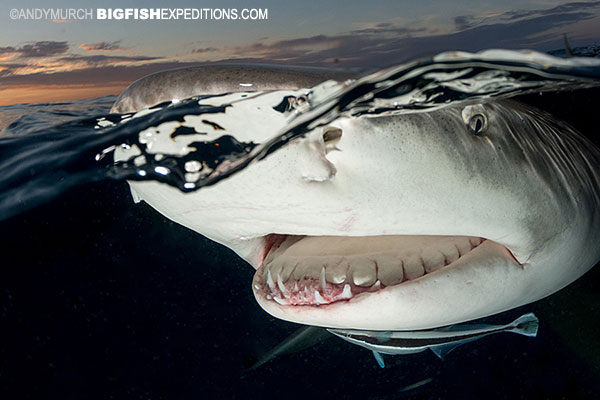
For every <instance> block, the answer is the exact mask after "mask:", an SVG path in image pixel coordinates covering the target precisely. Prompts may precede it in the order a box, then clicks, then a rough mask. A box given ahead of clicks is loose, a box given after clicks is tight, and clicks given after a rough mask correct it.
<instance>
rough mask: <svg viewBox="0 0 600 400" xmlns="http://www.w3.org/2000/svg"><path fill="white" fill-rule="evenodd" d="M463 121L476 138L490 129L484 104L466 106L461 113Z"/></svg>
mask: <svg viewBox="0 0 600 400" xmlns="http://www.w3.org/2000/svg"><path fill="white" fill-rule="evenodd" d="M461 116H462V120H463V122H464V123H465V125H466V126H467V128H468V129H469V130H470V131H471V133H473V134H474V135H475V136H481V135H483V134H484V133H485V132H486V131H487V129H488V118H487V110H486V107H485V106H484V105H483V104H474V105H469V106H466V107H465V108H463V109H462V111H461Z"/></svg>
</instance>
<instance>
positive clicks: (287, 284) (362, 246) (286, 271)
mask: <svg viewBox="0 0 600 400" xmlns="http://www.w3.org/2000/svg"><path fill="white" fill-rule="evenodd" d="M290 238H291V239H286V240H284V241H283V242H282V243H281V244H280V246H279V247H278V248H276V249H273V250H272V251H271V252H270V253H269V254H268V256H267V257H266V259H265V261H264V262H263V265H262V276H261V282H262V286H263V288H264V290H265V291H266V292H267V293H269V294H271V295H272V296H271V297H272V298H273V299H274V300H275V301H277V302H278V303H279V304H283V305H287V304H293V305H299V304H311V305H322V304H328V303H331V302H333V301H338V300H342V299H349V298H352V297H353V296H354V295H356V294H358V293H362V292H365V291H375V290H378V289H380V288H382V287H386V286H391V285H396V284H399V283H402V282H404V281H407V280H413V279H417V278H419V277H421V276H423V275H425V274H428V273H431V272H434V271H437V270H439V269H441V268H443V267H444V266H446V265H448V264H450V263H452V262H454V261H456V260H457V259H458V258H460V257H462V256H464V255H465V254H467V253H468V252H470V251H471V250H472V249H474V248H475V247H477V246H479V244H481V242H482V239H481V238H477V237H468V236H374V237H327V236H323V237H310V236H307V237H303V238H298V237H290Z"/></svg>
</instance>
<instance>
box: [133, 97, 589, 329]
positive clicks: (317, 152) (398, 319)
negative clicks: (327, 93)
mask: <svg viewBox="0 0 600 400" xmlns="http://www.w3.org/2000/svg"><path fill="white" fill-rule="evenodd" d="M284 94H285V93H283V94H282V93H279V92H275V93H272V94H271V95H269V96H271V97H269V96H266V97H264V98H263V100H261V101H264V102H266V103H268V104H265V107H263V111H264V112H265V113H277V112H278V111H277V110H273V109H272V107H273V106H276V105H277V104H278V103H279V102H280V101H281V98H282V97H284V96H283V95H284ZM292 94H297V93H292ZM271 103H272V104H271ZM240 104H242V103H240ZM266 105H270V106H271V107H266ZM235 108H236V106H235V105H234V106H233V107H232V108H231V111H228V112H229V115H223V116H222V117H219V116H217V115H215V118H222V119H220V120H215V122H216V123H217V124H218V126H219V129H224V130H225V131H226V132H225V133H226V134H230V135H233V136H234V137H236V138H239V140H240V141H243V142H247V141H249V140H252V141H254V142H262V141H265V140H266V139H267V138H266V137H262V136H261V135H264V132H261V129H259V127H260V124H261V122H260V121H258V122H256V125H253V122H252V121H250V119H249V120H247V121H244V122H243V124H240V123H239V122H237V123H236V122H234V121H233V120H232V113H233V112H234V111H233V110H235ZM226 114H227V113H226ZM274 115H275V114H274ZM240 126H241V128H240ZM230 128H231V129H230ZM169 129H172V128H169ZM228 129H229V130H228ZM219 134H223V132H219ZM598 160H599V152H598V150H597V149H596V148H595V147H594V146H593V145H592V144H591V143H590V142H588V141H587V140H586V139H584V138H582V137H581V136H579V135H578V134H577V133H575V132H574V131H573V130H572V129H571V128H569V127H568V126H566V125H565V124H562V123H560V122H557V121H555V120H553V119H552V118H551V117H550V116H548V115H546V114H544V113H542V112H539V111H536V110H532V109H529V108H526V107H524V106H522V105H519V104H518V103H515V102H510V101H502V102H490V103H486V104H472V105H467V106H457V107H448V108H445V109H442V110H437V111H432V112H426V113H414V114H405V115H399V116H382V117H375V118H373V117H359V118H347V119H339V120H336V121H335V122H334V123H332V124H331V125H330V126H327V127H325V128H318V129H316V130H314V131H312V132H310V133H309V134H307V136H306V137H304V138H302V139H300V140H296V141H293V142H291V143H290V144H288V145H287V146H285V147H283V148H281V149H280V150H278V151H276V152H274V153H273V154H272V155H270V156H269V157H267V158H266V159H264V160H261V161H259V162H255V163H253V164H251V165H250V166H248V167H247V168H245V169H243V170H242V171H240V172H239V173H237V174H235V175H233V176H231V177H229V178H227V179H225V180H223V181H221V182H219V183H217V184H216V185H214V186H210V187H206V188H203V189H201V190H198V191H196V192H192V193H182V192H180V191H178V190H176V189H173V188H171V187H169V186H167V185H164V184H159V183H155V182H132V183H131V186H132V191H133V193H134V196H135V197H136V198H138V199H143V200H144V201H146V202H147V203H149V204H150V205H152V206H153V207H155V208H156V209H157V210H159V211H160V212H161V213H163V214H164V215H166V216H167V217H169V218H171V219H173V220H175V221H177V222H179V223H181V224H183V225H185V226H187V227H189V228H191V229H193V230H195V231H197V232H200V233H202V234H204V235H205V236H207V237H209V238H211V239H213V240H215V241H217V242H219V243H222V244H224V245H226V246H228V247H230V248H231V249H233V250H234V251H235V252H237V253H238V254H239V255H240V256H241V257H243V258H244V259H245V260H247V261H248V262H249V263H250V264H251V265H252V266H254V267H255V268H256V269H257V272H256V274H255V277H254V280H253V283H252V287H253V290H254V294H255V297H256V299H257V301H258V303H259V304H260V305H261V307H263V308H264V309H265V310H266V311H267V312H269V313H270V314H272V315H274V316H276V317H279V318H282V319H285V320H289V321H293V322H299V323H303V324H309V325H319V326H326V327H336V328H354V329H369V330H413V329H421V328H430V327H436V326H441V325H447V324H452V323H457V322H461V321H467V320H472V319H475V318H478V317H482V316H486V315H490V314H493V313H497V312H500V311H503V310H507V309H510V308H513V307H516V306H519V305H523V304H526V303H529V302H532V301H535V300H537V299H540V298H542V297H544V296H547V295H549V294H551V293H553V292H555V291H557V290H559V289H560V288H562V287H564V286H565V285H567V284H568V283H570V282H572V281H573V280H575V279H576V278H578V277H579V276H581V275H582V274H583V273H584V272H585V271H587V270H588V269H589V268H591V267H592V266H593V265H594V263H595V262H596V261H597V260H598V258H599V257H600V240H599V239H600V238H599V234H600V233H599V230H598V228H597V227H598V223H599V222H600V221H599V219H600V217H599V214H598V211H597V210H598V206H599V203H600V200H599V193H600V192H599V181H600V177H599V176H598V173H597V166H598ZM215 279H218V271H216V272H215ZM223 286H224V287H226V286H227V283H226V282H223ZM225 292H226V290H225Z"/></svg>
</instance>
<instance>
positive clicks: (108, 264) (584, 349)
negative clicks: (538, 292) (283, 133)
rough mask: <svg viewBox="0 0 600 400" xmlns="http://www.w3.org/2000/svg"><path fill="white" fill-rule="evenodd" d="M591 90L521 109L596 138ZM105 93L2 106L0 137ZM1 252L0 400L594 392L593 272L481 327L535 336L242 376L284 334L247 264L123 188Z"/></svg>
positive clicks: (287, 326)
mask: <svg viewBox="0 0 600 400" xmlns="http://www.w3.org/2000/svg"><path fill="white" fill-rule="evenodd" d="M599 96H600V91H598V90H597V89H586V90H579V91H571V92H564V93H558V94H557V93H544V94H543V95H539V94H530V95H528V96H521V97H520V100H521V101H524V102H527V103H529V104H532V105H535V106H537V107H540V108H542V109H544V110H546V111H549V112H551V113H553V114H554V115H556V116H557V117H559V118H562V119H564V120H566V121H567V122H568V123H570V124H572V125H574V126H575V127H576V128H577V129H578V130H580V131H581V132H583V133H585V134H586V135H588V136H589V137H590V138H592V140H595V141H596V143H598V126H600V125H599V124H600V117H599V116H598V114H599V113H598V112H597V108H598V104H599V102H598V99H599V98H600V97H599ZM112 100H113V98H111V97H104V98H98V99H91V100H86V101H78V102H71V103H62V104H53V105H48V104H46V105H21V106H8V107H0V126H2V127H4V129H5V131H4V132H3V133H2V134H0V137H15V136H16V137H27V136H29V135H30V134H31V133H32V132H37V131H39V129H42V130H45V129H48V128H51V126H54V124H57V123H65V122H66V123H68V122H69V121H76V120H79V118H82V117H84V118H85V117H95V116H98V115H103V114H106V113H107V112H108V109H109V108H110V105H111V104H112ZM0 243H1V247H0V249H1V250H2V255H3V257H2V263H1V264H0V265H1V266H2V268H1V269H0V271H1V274H2V275H0V306H1V309H0V328H1V329H2V330H1V332H2V334H1V337H2V340H1V341H0V393H1V394H0V396H1V398H7V399H12V398H44V399H48V398H57V399H58V398H60V399H71V398H72V399H82V398H102V399H111V398H112V399H173V398H175V399H180V398H186V399H188V398H203V399H204V398H241V399H246V398H278V397H284V398H292V399H295V398H303V399H304V398H317V397H319V398H320V397H325V396H327V397H335V398H342V399H353V398H359V399H388V398H483V397H485V398H508V399H513V398H528V399H530V398H598V396H600V380H599V379H598V378H599V376H600V325H599V324H598V322H597V321H598V320H600V318H599V317H600V296H598V290H597V288H598V284H599V283H600V270H599V269H598V268H597V267H596V268H595V269H592V270H591V271H590V272H589V273H588V274H587V275H585V276H584V277H583V278H581V279H579V280H578V281H577V282H575V283H574V284H572V285H570V286H569V287H567V288H566V289H564V290H562V291H561V292H559V293H557V294H555V295H553V296H550V297H548V298H546V299H543V300H541V301H538V302H536V303H534V304H531V305H528V306H525V307H521V308H519V309H516V310H512V311H510V312H507V313H504V314H502V315H498V316H494V317H490V318H488V319H486V322H489V323H506V322H508V321H511V320H513V319H514V318H516V317H518V316H519V315H521V314H523V313H525V312H530V311H533V312H535V313H536V315H537V316H538V317H539V319H540V330H539V334H538V337H537V338H535V339H531V338H525V337H521V336H517V335H512V334H499V335H493V336H490V337H486V338H484V339H482V340H479V341H477V342H473V343H469V344H466V345H464V346H462V347H459V348H457V349H456V350H454V351H453V352H452V353H451V354H450V355H449V356H448V357H447V358H446V359H445V360H443V361H442V360H439V359H438V358H437V357H436V356H435V355H433V353H430V352H425V353H421V354H415V355H407V356H398V357H387V358H386V363H387V367H386V368H385V369H380V368H379V366H378V365H377V363H376V362H375V360H374V359H373V358H372V356H371V354H370V352H368V351H366V350H364V349H362V348H359V347H356V346H352V345H350V344H348V343H345V342H343V341H341V340H338V339H335V338H333V337H332V338H330V339H327V340H325V341H324V342H322V343H320V344H318V345H316V346H314V347H311V348H309V349H306V350H304V351H302V352H299V353H296V354H293V355H290V356H286V357H281V358H278V359H275V360H273V361H271V362H269V363H267V364H265V365H263V366H261V367H260V368H258V369H255V370H252V371H248V370H247V368H248V367H249V366H251V365H252V364H253V363H254V362H256V361H257V359H259V358H260V356H261V355H262V354H264V353H266V352H267V351H268V350H270V349H271V348H273V347H274V346H276V345H277V344H278V343H279V342H280V341H281V340H283V339H284V338H286V337H287V336H288V335H289V334H291V333H292V332H294V331H295V330H296V329H297V326H296V325H294V324H291V323H287V322H282V321H279V320H276V319H274V318H272V317H271V316H269V315H267V314H266V313H265V312H264V311H262V309H260V307H259V306H258V305H257V304H256V302H255V300H254V298H253V295H252V291H251V287H250V283H251V280H252V275H253V273H254V270H253V269H252V268H251V267H250V266H249V265H247V264H246V263H245V262H244V261H242V260H241V259H239V258H238V257H237V256H236V255H235V254H233V253H232V252H231V251H230V250H228V249H226V248H224V247H222V246H220V245H218V244H215V243H214V242H211V241H209V240H207V239H205V238H203V237H202V236H200V235H198V234H196V233H194V232H191V231H189V230H187V229H186V228H183V227H181V226H179V225H177V224H175V223H173V222H172V221H170V220H167V219H165V218H164V217H162V216H161V215H160V214H158V213H157V212H155V211H154V210H152V209H151V208H150V207H149V206H147V205H146V204H144V203H140V204H137V205H134V204H133V202H132V200H131V197H130V194H129V189H128V186H127V184H126V183H125V182H124V181H115V180H102V181H96V182H87V183H85V182H83V183H80V184H79V185H74V186H69V188H66V189H65V191H63V192H62V193H60V194H56V195H54V196H53V197H52V200H51V201H47V202H41V203H40V204H39V205H37V206H36V207H33V208H28V209H27V210H23V211H21V212H19V213H17V214H15V215H13V216H12V217H10V218H8V219H6V220H4V221H3V222H1V225H0ZM417 383H419V384H420V385H415V384H417ZM415 386H416V387H415ZM411 387H412V388H411Z"/></svg>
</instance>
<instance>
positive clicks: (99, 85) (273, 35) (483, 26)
mask: <svg viewBox="0 0 600 400" xmlns="http://www.w3.org/2000/svg"><path fill="white" fill-rule="evenodd" d="M323 3H324V4H323ZM98 7H102V8H130V7H137V8H188V7H194V8H237V9H239V10H241V9H242V8H261V9H268V20H258V21H242V20H237V21H232V20H221V21H207V20H178V21H165V20H161V21H139V20H138V21H135V20H128V21H126V20H111V21H106V20H104V21H102V20H71V21H67V20H56V21H53V20H50V19H48V20H45V19H43V20H21V19H15V20H13V19H11V18H10V12H11V10H12V9H18V10H21V9H28V8H86V9H93V10H94V13H95V10H96V8H98ZM564 33H567V34H568V37H569V40H570V42H571V45H572V46H573V47H575V46H580V45H591V44H599V42H600V1H586V2H576V3H574V2H571V3H569V2H564V1H544V0H532V1H528V0H520V1H515V0H505V1H502V2H498V1H490V0H478V1H471V0H458V1H447V0H446V1H425V0H420V1H414V0H405V1H403V0H389V1H385V0H368V1H356V0H341V1H337V0H336V1H325V0H321V1H313V0H302V1H294V2H291V1H288V2H282V1H281V0H279V1H270V0H245V1H240V0H237V1H229V2H227V1H222V0H220V1H202V2H199V1H197V0H174V1H172V2H164V1H162V2H161V1H156V0H149V1H132V0H118V1H116V0H109V1H103V2H102V5H101V6H100V5H99V2H98V1H90V0H78V1H65V0H54V1H48V0H32V1H27V0H24V1H23V0H18V1H17V0H0V105H7V104H17V103H38V102H48V101H62V100H74V99H80V98H88V97H97V96H102V95H106V94H118V93H119V92H120V91H121V90H122V89H124V88H125V87H126V86H127V85H128V84H129V83H131V82H132V81H134V80H135V79H137V78H140V77H142V76H144V75H146V74H148V73H151V72H156V71H159V70H164V69H169V68H176V67H182V66H187V65H194V64H197V63H201V62H215V61H223V60H237V61H238V62H269V63H286V64H297V65H319V66H337V67H383V66H388V65H391V64H394V63H399V62H402V61H405V60H407V59H410V58H414V57H415V56H421V55H429V54H433V53H436V52H439V51H443V50H470V51H476V50H480V49H484V48H492V47H493V48H499V47H501V48H513V49H514V48H534V49H538V50H551V49H557V48H561V47H562V46H563V34H564Z"/></svg>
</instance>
